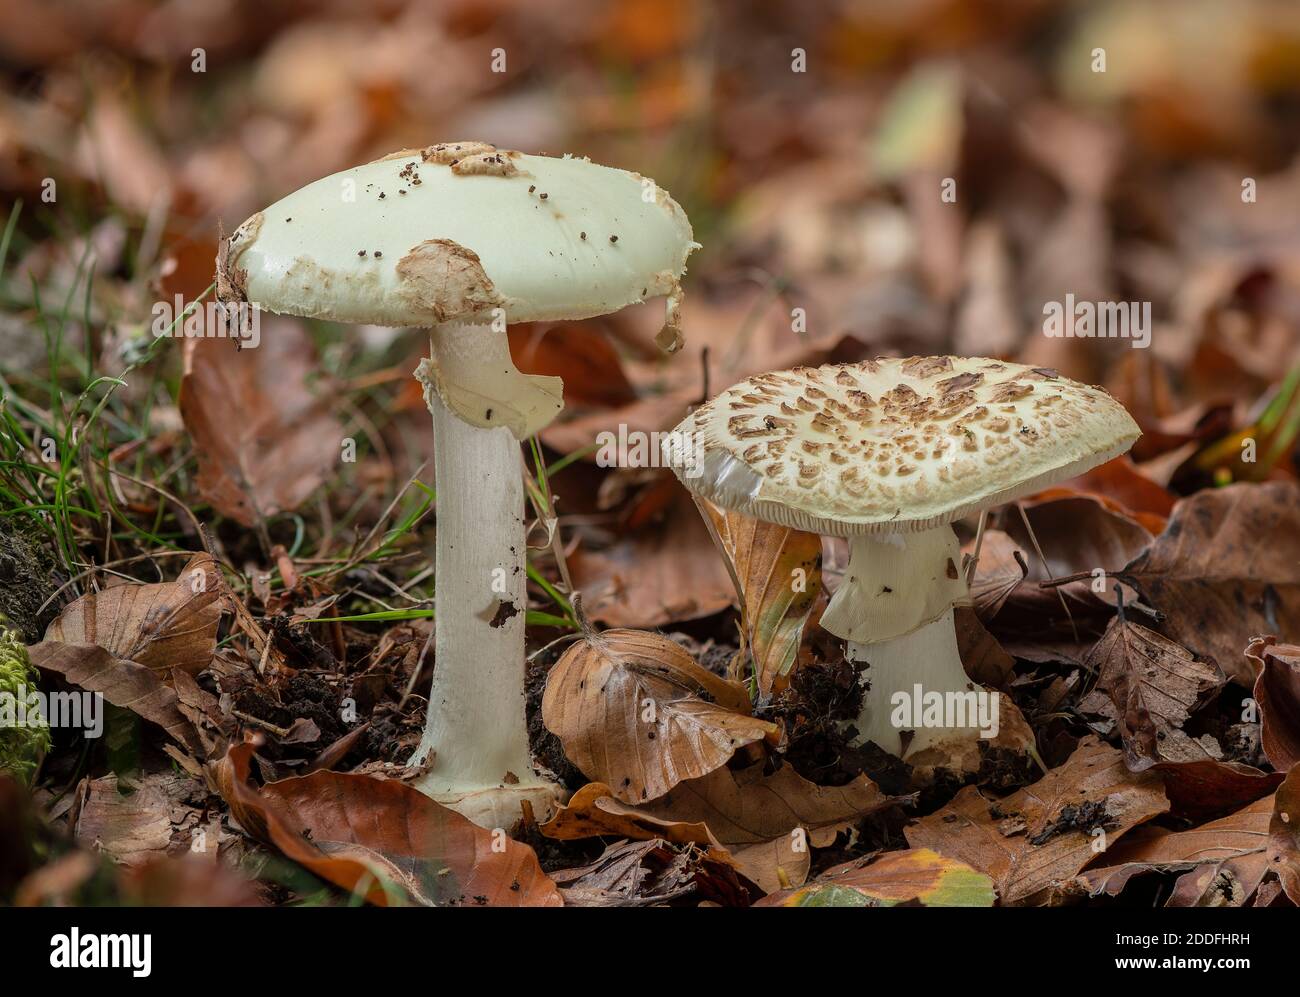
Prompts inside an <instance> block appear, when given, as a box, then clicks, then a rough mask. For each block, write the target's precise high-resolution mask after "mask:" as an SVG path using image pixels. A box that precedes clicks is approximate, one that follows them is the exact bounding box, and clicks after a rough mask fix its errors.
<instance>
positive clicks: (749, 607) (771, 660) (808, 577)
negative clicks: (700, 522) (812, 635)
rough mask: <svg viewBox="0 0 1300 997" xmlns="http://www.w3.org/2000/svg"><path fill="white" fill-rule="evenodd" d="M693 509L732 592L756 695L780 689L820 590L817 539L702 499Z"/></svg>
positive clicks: (793, 660)
mask: <svg viewBox="0 0 1300 997" xmlns="http://www.w3.org/2000/svg"><path fill="white" fill-rule="evenodd" d="M699 506H700V510H701V512H702V513H703V514H704V515H706V516H708V517H709V521H710V524H711V525H712V527H713V531H714V532H715V534H716V535H717V538H718V542H719V543H720V544H721V545H722V551H723V556H724V557H725V558H726V560H727V563H728V569H729V571H730V572H731V575H732V578H733V580H734V581H735V584H736V586H737V589H738V591H737V593H736V594H737V595H738V596H739V597H740V607H741V621H742V625H743V626H744V630H745V638H746V640H747V641H748V644H749V651H750V654H752V655H753V659H754V673H755V674H756V675H757V677H758V689H759V692H761V693H763V694H765V695H766V694H767V693H770V692H772V691H773V690H774V689H776V690H779V689H781V688H784V687H785V686H786V685H788V684H789V678H788V676H789V674H790V670H791V669H792V668H794V664H795V656H796V655H797V654H798V651H799V642H800V640H801V638H802V636H803V631H804V626H805V625H806V624H807V622H808V615H809V614H810V613H811V612H812V608H813V604H814V603H815V602H816V601H817V596H818V595H819V594H820V592H821V589H822V579H821V563H822V540H821V537H820V536H818V535H817V534H816V533H803V532H801V531H799V530H792V529H790V528H789V527H786V526H778V525H776V524H775V523H767V522H764V521H762V520H760V519H752V518H750V517H749V516H742V515H740V514H739V513H736V512H729V511H727V510H725V509H721V508H719V507H718V506H716V505H714V504H713V503H712V502H709V501H707V500H705V499H701V500H700V501H699Z"/></svg>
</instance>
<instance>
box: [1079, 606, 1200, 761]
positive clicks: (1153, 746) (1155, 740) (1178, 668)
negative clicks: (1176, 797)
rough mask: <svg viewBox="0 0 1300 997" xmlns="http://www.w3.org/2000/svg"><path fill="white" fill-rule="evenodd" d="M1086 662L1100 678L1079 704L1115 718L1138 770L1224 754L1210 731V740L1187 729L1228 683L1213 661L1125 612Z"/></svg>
mask: <svg viewBox="0 0 1300 997" xmlns="http://www.w3.org/2000/svg"><path fill="white" fill-rule="evenodd" d="M1084 664H1085V665H1086V666H1087V667H1088V668H1089V669H1091V670H1092V671H1093V672H1094V674H1096V675H1097V676H1098V678H1097V686H1096V688H1095V689H1094V690H1093V691H1092V692H1091V693H1090V694H1089V695H1088V696H1085V697H1084V699H1083V701H1082V702H1080V704H1079V708H1080V709H1081V710H1084V711H1085V712H1093V713H1102V714H1103V715H1105V716H1113V717H1114V718H1115V719H1116V721H1117V722H1118V724H1119V733H1120V736H1121V737H1122V738H1123V739H1124V758H1125V761H1126V762H1127V763H1128V767H1129V768H1131V769H1132V770H1133V771H1134V772H1141V771H1142V770H1143V769H1146V768H1149V767H1150V766H1152V765H1154V764H1155V763H1156V762H1189V761H1198V760H1200V759H1203V758H1219V757H1221V755H1222V751H1221V749H1220V748H1219V745H1218V744H1217V742H1215V741H1214V739H1213V738H1212V737H1210V736H1209V735H1208V734H1207V735H1205V738H1208V741H1207V740H1204V739H1200V740H1198V739H1195V738H1193V737H1191V736H1190V735H1189V734H1186V733H1184V732H1183V725H1184V724H1185V723H1187V721H1188V719H1189V718H1190V717H1191V715H1192V713H1193V712H1195V710H1196V709H1197V707H1198V706H1199V705H1201V704H1202V703H1204V702H1205V701H1206V699H1207V698H1208V697H1209V696H1210V695H1211V694H1212V693H1214V692H1217V691H1218V690H1219V689H1221V688H1222V687H1223V684H1224V681H1225V680H1224V678H1223V675H1222V673H1221V672H1220V671H1219V669H1218V668H1216V667H1215V666H1214V665H1210V664H1206V663H1205V662H1203V661H1197V660H1196V658H1194V657H1193V656H1192V654H1191V653H1190V652H1189V651H1188V650H1187V649H1186V648H1183V647H1180V646H1179V645H1178V644H1175V643H1174V642H1173V641H1171V640H1169V639H1168V638H1166V637H1162V636H1160V634H1158V633H1156V632H1155V631H1154V630H1148V629H1147V628H1146V627H1144V626H1141V625H1140V624H1137V623H1132V622H1130V621H1129V620H1128V619H1127V618H1125V617H1124V616H1123V615H1122V614H1121V615H1118V616H1116V617H1115V618H1114V619H1112V620H1111V621H1110V625H1109V626H1108V627H1107V628H1106V632H1105V633H1104V634H1102V636H1101V639H1100V640H1099V641H1097V643H1096V645H1095V646H1094V647H1093V649H1092V650H1091V651H1090V652H1089V653H1088V656H1087V657H1086V658H1085V659H1084Z"/></svg>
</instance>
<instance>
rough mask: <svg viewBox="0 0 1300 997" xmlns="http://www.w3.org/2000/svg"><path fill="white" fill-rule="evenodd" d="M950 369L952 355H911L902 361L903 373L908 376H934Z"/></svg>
mask: <svg viewBox="0 0 1300 997" xmlns="http://www.w3.org/2000/svg"><path fill="white" fill-rule="evenodd" d="M950 370H952V357H911V358H909V359H907V360H904V361H903V373H904V374H907V375H908V376H909V377H934V376H935V375H936V374H944V373H947V372H948V371H950Z"/></svg>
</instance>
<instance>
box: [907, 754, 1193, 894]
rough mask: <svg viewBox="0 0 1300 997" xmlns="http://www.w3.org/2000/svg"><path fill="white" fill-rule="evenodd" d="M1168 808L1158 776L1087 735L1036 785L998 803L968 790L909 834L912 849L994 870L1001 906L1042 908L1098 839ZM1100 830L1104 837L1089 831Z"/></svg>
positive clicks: (1083, 862) (1121, 831)
mask: <svg viewBox="0 0 1300 997" xmlns="http://www.w3.org/2000/svg"><path fill="white" fill-rule="evenodd" d="M1168 807H1169V801H1168V800H1167V799H1165V794H1164V789H1163V788H1162V786H1161V781H1160V778H1159V776H1157V775H1156V774H1155V773H1153V772H1144V773H1140V774H1135V773H1132V772H1130V771H1129V770H1128V768H1127V767H1126V766H1125V764H1124V759H1123V756H1122V755H1121V753H1120V752H1119V751H1118V750H1117V749H1115V748H1111V747H1109V746H1107V745H1104V744H1102V743H1101V742H1100V741H1098V740H1097V739H1096V738H1095V737H1086V738H1084V739H1083V740H1082V741H1080V742H1079V747H1078V748H1077V749H1075V752H1074V754H1072V755H1071V756H1070V758H1069V760H1068V761H1066V763H1065V764H1064V765H1062V766H1061V767H1060V768H1056V769H1053V770H1052V771H1050V772H1048V773H1047V775H1045V776H1044V777H1043V778H1042V779H1040V780H1039V781H1038V782H1036V783H1034V784H1033V785H1032V786H1027V787H1025V788H1024V789H1021V790H1019V791H1017V792H1015V793H1013V794H1012V795H1011V796H1008V797H1007V798H1006V799H1003V800H997V801H993V800H987V799H985V798H984V797H983V796H981V795H980V792H979V790H978V789H977V788H976V787H974V786H967V787H966V788H965V789H963V790H962V791H961V792H960V793H958V794H957V796H956V797H954V798H953V800H952V801H951V802H949V803H948V804H947V805H946V806H943V807H941V808H940V809H939V810H938V811H936V812H935V813H933V814H931V815H930V816H928V817H925V818H923V819H922V820H921V821H920V822H919V823H917V824H915V825H913V826H912V827H909V828H908V829H907V830H906V832H905V833H906V835H907V841H908V843H909V844H910V845H911V846H912V847H913V848H933V849H934V850H935V851H937V852H939V853H941V854H943V855H946V856H948V857H949V858H955V859H960V860H961V861H963V862H965V863H967V864H968V865H970V866H972V867H973V868H975V869H978V870H980V871H982V872H986V873H988V874H989V875H990V876H992V877H993V879H994V881H995V882H996V883H997V887H998V895H999V896H1000V897H1001V898H1002V902H1003V903H1007V904H1026V905H1037V904H1046V903H1052V902H1054V901H1056V900H1057V899H1058V898H1059V895H1060V893H1061V891H1062V889H1063V888H1064V887H1065V886H1066V884H1068V883H1070V882H1071V881H1072V880H1073V879H1074V877H1075V876H1076V875H1078V873H1079V870H1080V869H1082V868H1083V867H1084V866H1085V865H1087V864H1088V863H1089V862H1090V861H1092V859H1093V858H1094V857H1095V856H1096V854H1097V852H1096V850H1095V849H1096V847H1097V846H1098V844H1099V841H1106V842H1107V843H1113V842H1114V841H1115V840H1116V839H1117V838H1119V837H1120V836H1121V835H1123V834H1125V833H1126V832H1127V831H1129V830H1130V829H1131V828H1133V827H1135V826H1136V825H1138V824H1141V823H1142V822H1144V821H1146V820H1149V819H1150V818H1152V817H1154V816H1155V815H1156V814H1160V813H1164V812H1165V811H1166V810H1167V809H1168ZM1098 828H1100V829H1101V831H1102V832H1103V833H1104V834H1105V835H1106V838H1105V839H1101V837H1100V834H1093V833H1090V832H1092V831H1094V830H1096V829H1098ZM1035 841H1037V842H1038V843H1037V844H1036V843H1035Z"/></svg>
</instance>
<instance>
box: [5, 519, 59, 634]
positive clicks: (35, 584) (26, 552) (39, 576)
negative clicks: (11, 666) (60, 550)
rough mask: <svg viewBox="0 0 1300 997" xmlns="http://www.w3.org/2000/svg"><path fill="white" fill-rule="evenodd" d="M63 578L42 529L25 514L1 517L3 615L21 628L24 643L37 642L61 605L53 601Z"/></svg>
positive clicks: (10, 622)
mask: <svg viewBox="0 0 1300 997" xmlns="http://www.w3.org/2000/svg"><path fill="white" fill-rule="evenodd" d="M59 583H60V578H59V576H58V574H57V572H56V564H55V560H54V555H53V552H52V551H51V550H50V547H49V545H48V543H47V542H45V541H44V540H43V539H42V537H41V536H40V533H39V531H37V530H36V529H35V528H34V527H32V526H30V525H29V524H27V523H26V522H25V521H24V518H23V517H21V516H5V517H3V518H0V616H2V617H4V618H6V619H8V621H9V624H10V626H12V627H13V628H15V629H17V630H19V631H20V632H21V634H22V638H23V643H25V644H35V643H36V642H37V641H39V640H40V639H41V638H42V637H43V636H44V635H45V628H46V627H48V626H49V625H50V623H51V622H52V621H53V620H54V618H55V617H56V616H57V615H58V614H59V609H60V608H61V607H60V606H59V604H58V603H57V602H52V603H51V604H50V605H49V606H46V608H45V609H44V610H41V611H40V612H37V610H38V609H40V607H41V605H42V603H44V602H45V601H46V600H47V599H49V598H50V596H51V595H53V594H54V591H55V589H57V588H58V586H59Z"/></svg>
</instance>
